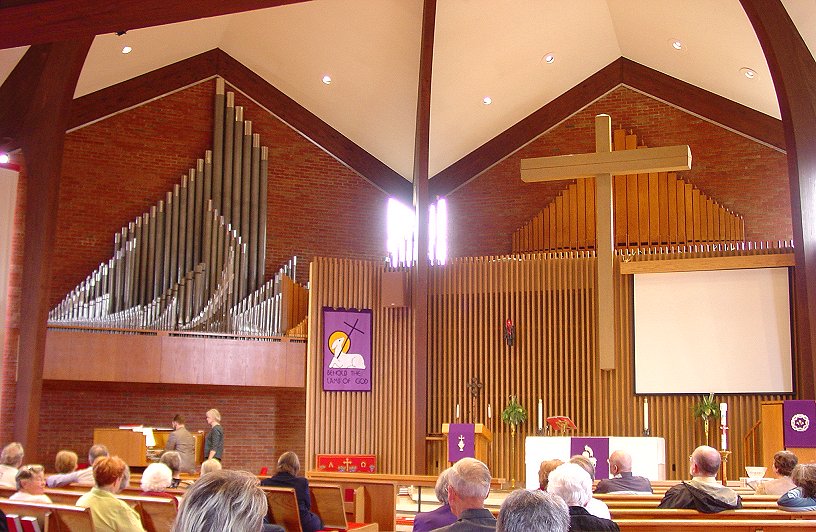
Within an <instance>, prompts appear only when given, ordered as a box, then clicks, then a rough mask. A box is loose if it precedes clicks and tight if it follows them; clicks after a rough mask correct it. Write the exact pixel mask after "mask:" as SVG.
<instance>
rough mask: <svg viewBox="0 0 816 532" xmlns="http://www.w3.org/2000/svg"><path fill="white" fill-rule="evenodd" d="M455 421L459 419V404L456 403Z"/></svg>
mask: <svg viewBox="0 0 816 532" xmlns="http://www.w3.org/2000/svg"><path fill="white" fill-rule="evenodd" d="M456 419H459V403H456Z"/></svg>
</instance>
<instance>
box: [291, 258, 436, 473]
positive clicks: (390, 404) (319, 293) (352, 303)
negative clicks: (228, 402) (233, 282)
mask: <svg viewBox="0 0 816 532" xmlns="http://www.w3.org/2000/svg"><path fill="white" fill-rule="evenodd" d="M384 269H385V265H384V264H383V263H382V262H381V261H353V260H343V259H327V258H319V257H318V258H315V259H314V260H313V261H312V263H311V270H310V272H311V275H310V290H309V344H308V351H307V352H308V359H307V368H306V419H308V420H309V423H307V425H306V453H305V454H306V456H305V457H304V468H305V469H306V470H310V469H314V467H315V463H314V456H315V455H316V454H318V453H344V454H374V455H376V456H377V463H378V465H379V470H380V472H382V473H391V474H410V473H414V469H415V463H416V462H415V456H414V449H413V442H414V438H415V435H416V432H417V431H423V430H424V427H416V419H417V415H416V405H415V399H416V392H415V389H414V387H415V381H414V378H413V376H414V372H415V371H416V365H415V360H414V358H413V353H414V345H413V334H414V329H413V327H414V323H413V321H414V317H413V312H412V310H411V308H410V307H403V308H383V307H382V304H381V297H380V287H381V277H382V272H383V270H384ZM407 275H408V282H409V284H410V283H412V282H413V279H412V277H411V275H410V272H407ZM324 306H328V307H344V308H357V309H363V308H370V309H372V310H373V342H372V349H373V351H372V363H371V380H372V386H371V392H324V391H323V380H322V368H323V352H324V344H323V333H322V330H323V315H322V308H323V307H324ZM433 327H436V325H435V324H434V325H433ZM432 372H433V370H431V371H429V373H432ZM428 378H429V379H430V375H429V377H428Z"/></svg>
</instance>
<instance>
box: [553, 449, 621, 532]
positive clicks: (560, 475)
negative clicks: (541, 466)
mask: <svg viewBox="0 0 816 532" xmlns="http://www.w3.org/2000/svg"><path fill="white" fill-rule="evenodd" d="M547 492H548V493H551V494H553V495H557V496H559V497H561V498H562V499H564V502H565V503H567V506H569V515H570V532H584V531H585V532H600V531H602V530H610V531H613V532H617V531H618V530H620V529H619V528H618V525H617V524H615V522H614V521H611V520H609V519H604V518H601V517H596V516H594V515H592V514H590V513H589V512H588V511H587V509H586V506H587V503H588V502H589V501H590V499H592V477H590V476H589V473H587V471H586V470H585V469H584V468H583V467H581V466H580V465H578V464H573V463H566V464H562V465H560V466H558V467H556V468H555V470H554V471H553V472H552V473H550V477H549V482H547Z"/></svg>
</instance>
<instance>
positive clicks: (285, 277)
mask: <svg viewBox="0 0 816 532" xmlns="http://www.w3.org/2000/svg"><path fill="white" fill-rule="evenodd" d="M214 108H215V116H214V120H213V123H214V129H213V149H212V150H207V151H206V152H205V154H204V158H203V159H198V160H197V161H196V164H195V167H194V168H191V169H190V170H189V171H188V173H187V174H185V175H183V176H181V180H180V182H179V183H178V184H176V185H174V186H173V189H172V191H168V192H167V193H166V194H165V197H164V199H162V200H160V201H159V202H158V203H157V204H156V205H153V206H151V207H150V208H149V209H148V210H147V211H145V212H144V213H143V214H142V215H141V216H138V217H136V219H135V220H133V221H131V222H129V223H128V224H127V225H126V226H124V227H122V229H121V230H120V231H119V232H118V233H116V234H115V235H114V239H113V256H112V257H111V258H110V259H109V260H108V261H107V262H103V263H101V264H100V265H99V267H98V268H97V269H96V270H94V271H93V272H92V273H91V274H90V275H88V277H87V278H86V279H85V280H84V281H83V282H81V283H80V284H79V285H78V286H77V287H76V288H75V289H74V290H72V291H71V292H70V293H69V294H68V295H67V296H65V298H64V299H63V300H62V302H60V303H59V304H58V305H57V306H56V308H54V309H53V310H52V311H51V312H50V314H49V324H50V325H78V326H83V327H94V328H95V327H114V328H124V329H164V330H184V331H209V332H219V333H237V334H241V335H257V336H266V335H282V334H286V332H287V330H288V329H289V328H290V327H294V326H295V325H297V324H298V323H299V322H300V321H302V319H304V318H305V315H306V305H305V304H303V303H300V304H296V305H295V307H296V308H298V309H299V310H298V315H293V314H292V312H291V310H289V309H287V308H286V306H285V305H284V301H283V298H284V294H285V293H288V294H292V293H294V294H295V295H294V297H295V298H296V299H297V300H300V301H302V300H303V293H304V292H305V291H306V289H305V288H303V287H301V286H300V285H297V284H296V283H295V279H296V269H297V258H296V257H295V258H293V259H291V260H290V261H289V263H288V264H286V265H284V266H283V267H282V268H281V269H280V271H278V272H277V273H276V274H275V275H274V276H273V277H272V279H270V280H269V281H267V282H266V283H264V267H265V262H266V221H267V199H266V198H267V175H268V167H269V149H268V148H267V147H266V146H262V145H261V140H260V135H259V134H257V133H253V132H252V122H251V121H249V120H245V119H244V109H243V107H241V106H237V107H236V106H235V95H234V93H232V92H225V83H224V80H223V79H222V78H217V79H216V91H215V106H214ZM293 285H294V286H293Z"/></svg>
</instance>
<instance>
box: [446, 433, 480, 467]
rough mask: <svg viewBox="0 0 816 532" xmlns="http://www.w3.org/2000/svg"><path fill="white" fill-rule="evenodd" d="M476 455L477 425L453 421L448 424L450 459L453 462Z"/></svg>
mask: <svg viewBox="0 0 816 532" xmlns="http://www.w3.org/2000/svg"><path fill="white" fill-rule="evenodd" d="M475 457H476V426H475V425H474V424H473V423H451V424H450V425H448V460H450V462H451V463H455V462H457V461H459V459H460V458H475Z"/></svg>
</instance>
